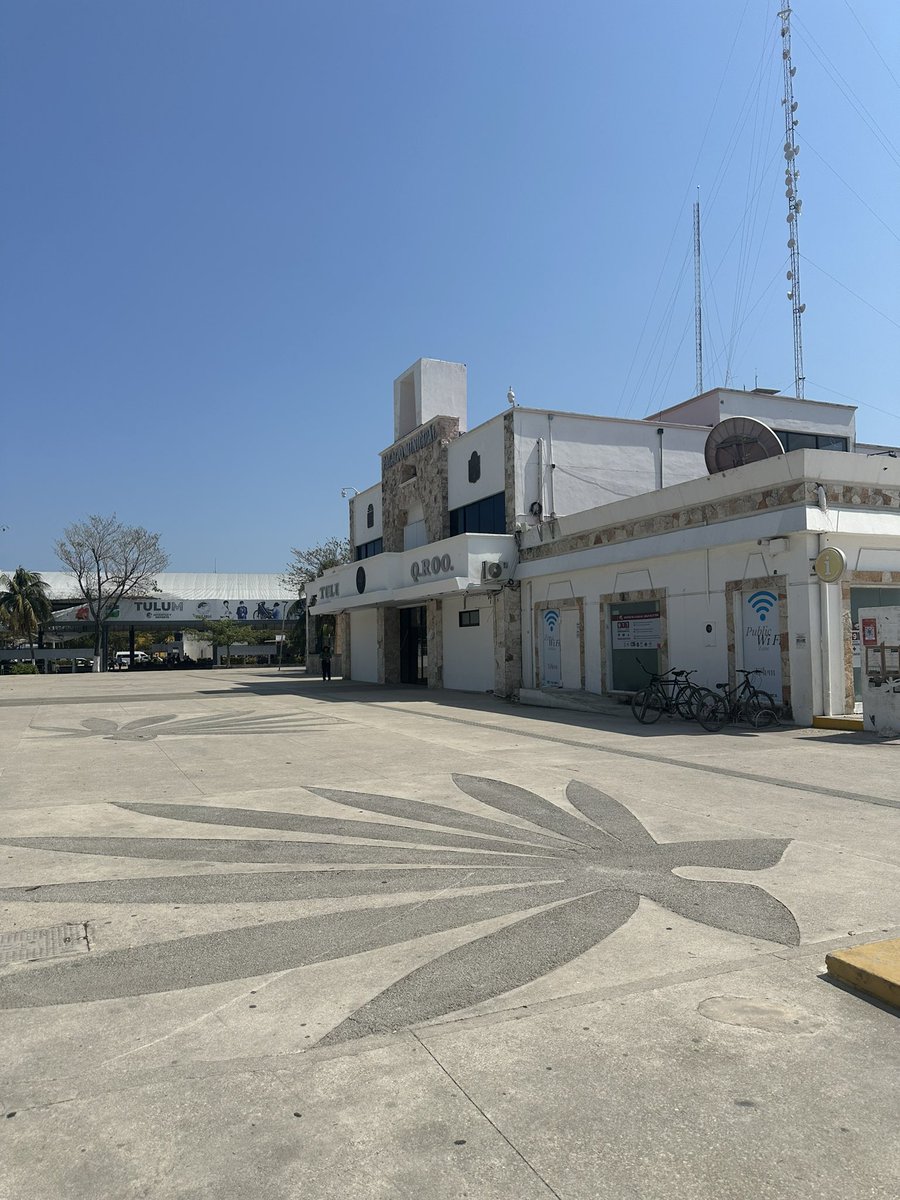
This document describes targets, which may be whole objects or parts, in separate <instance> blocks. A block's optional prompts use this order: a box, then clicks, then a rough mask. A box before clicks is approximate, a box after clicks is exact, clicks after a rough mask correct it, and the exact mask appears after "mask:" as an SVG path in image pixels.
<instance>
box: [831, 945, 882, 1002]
mask: <svg viewBox="0 0 900 1200" xmlns="http://www.w3.org/2000/svg"><path fill="white" fill-rule="evenodd" d="M825 969H826V970H827V971H828V974H829V975H833V976H834V978H835V979H840V980H841V981H842V982H843V983H849V984H850V985H851V987H855V988H857V989H858V990H859V991H861V992H868V993H869V995H870V996H876V997H877V998H878V999H879V1000H884V1001H885V1002H886V1003H887V1004H893V1005H894V1006H895V1007H897V1008H900V938H894V939H893V940H892V941H889V942H868V943H867V944H866V945H865V946H851V947H850V949H849V950H836V951H835V952H834V954H826V955H825Z"/></svg>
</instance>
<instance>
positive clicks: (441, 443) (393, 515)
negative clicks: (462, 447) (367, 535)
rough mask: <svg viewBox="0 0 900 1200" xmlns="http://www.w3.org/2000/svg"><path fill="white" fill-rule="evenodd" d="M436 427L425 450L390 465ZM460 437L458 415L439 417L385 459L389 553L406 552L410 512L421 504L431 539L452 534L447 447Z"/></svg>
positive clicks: (387, 452) (383, 492)
mask: <svg viewBox="0 0 900 1200" xmlns="http://www.w3.org/2000/svg"><path fill="white" fill-rule="evenodd" d="M432 427H433V428H434V440H433V441H432V442H430V443H429V444H428V445H427V446H424V447H423V448H422V449H421V450H415V451H413V452H412V453H411V454H408V455H406V457H403V458H400V459H399V460H398V461H396V462H394V463H392V465H390V466H388V465H387V464H388V463H389V462H390V461H391V456H392V455H393V454H396V452H397V451H398V450H400V451H402V449H403V447H404V446H405V445H407V444H409V443H410V442H412V441H413V440H414V438H415V437H419V436H421V434H422V431H423V430H429V429H431V428H432ZM458 437H459V418H458V417H435V418H434V420H433V421H429V422H428V424H427V425H423V426H422V428H421V430H416V431H415V434H413V435H410V436H409V437H406V438H402V439H401V440H400V441H399V442H398V443H397V444H396V446H392V447H390V448H389V449H388V450H385V451H384V453H383V454H382V459H381V513H382V524H383V534H382V536H383V538H384V549H385V552H386V553H388V554H396V553H401V552H402V551H403V530H404V528H405V526H406V523H407V513H408V512H409V511H410V509H411V508H412V507H413V506H414V505H416V504H421V506H422V511H423V515H424V518H425V533H426V538H427V541H429V542H439V541H442V540H443V539H444V538H446V537H449V536H450V512H449V509H448V496H447V446H448V445H449V444H450V442H451V441H453V440H455V439H456V438H458Z"/></svg>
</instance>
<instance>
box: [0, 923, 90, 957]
mask: <svg viewBox="0 0 900 1200" xmlns="http://www.w3.org/2000/svg"><path fill="white" fill-rule="evenodd" d="M90 948H91V944H90V941H89V940H88V929H87V925H86V924H81V925H51V926H49V928H47V929H17V930H14V931H13V932H12V933H0V966H6V965H7V964H8V963H16V962H31V961H32V960H34V959H37V958H59V957H60V956H61V955H63V954H78V953H80V952H83V951H87V950H90Z"/></svg>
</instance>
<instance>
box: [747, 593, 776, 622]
mask: <svg viewBox="0 0 900 1200" xmlns="http://www.w3.org/2000/svg"><path fill="white" fill-rule="evenodd" d="M747 603H748V604H749V605H750V607H751V608H752V609H753V611H754V612H755V613H756V614H757V615H758V617H759V619H760V621H765V619H766V617H767V616H768V615H769V613H770V612H771V611H772V609H773V608H774V607H775V605H776V604H777V603H778V597H777V596H776V595H775V593H774V592H754V593H753V595H752V596H750V597H748V599H747Z"/></svg>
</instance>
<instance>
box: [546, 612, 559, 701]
mask: <svg viewBox="0 0 900 1200" xmlns="http://www.w3.org/2000/svg"><path fill="white" fill-rule="evenodd" d="M541 687H562V649H561V638H560V615H559V609H558V608H545V609H544V611H543V612H542V613H541Z"/></svg>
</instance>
